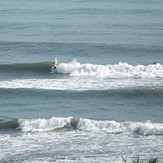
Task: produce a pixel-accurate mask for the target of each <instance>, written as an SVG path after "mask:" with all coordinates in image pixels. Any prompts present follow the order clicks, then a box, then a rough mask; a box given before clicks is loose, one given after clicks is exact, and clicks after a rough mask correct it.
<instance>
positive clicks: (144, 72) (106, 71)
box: [58, 60, 163, 78]
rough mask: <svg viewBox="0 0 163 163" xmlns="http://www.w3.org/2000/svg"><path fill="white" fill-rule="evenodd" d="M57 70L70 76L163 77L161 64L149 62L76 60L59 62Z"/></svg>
mask: <svg viewBox="0 0 163 163" xmlns="http://www.w3.org/2000/svg"><path fill="white" fill-rule="evenodd" d="M58 72H59V73H62V74H70V76H88V77H99V78H131V77H134V78H157V77H160V78H162V77H163V65H161V64H159V63H158V64H149V65H147V66H144V65H136V66H133V65H130V64H128V63H122V62H119V63H118V64H114V65H96V64H81V63H79V62H77V61H76V60H73V61H72V62H69V63H61V64H59V66H58Z"/></svg>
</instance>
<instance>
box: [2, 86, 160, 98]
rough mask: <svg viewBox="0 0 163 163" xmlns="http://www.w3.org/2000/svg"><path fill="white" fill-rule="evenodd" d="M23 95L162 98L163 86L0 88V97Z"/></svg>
mask: <svg viewBox="0 0 163 163" xmlns="http://www.w3.org/2000/svg"><path fill="white" fill-rule="evenodd" d="M15 95H16V97H22V96H23V97H24V96H32V97H36V98H49V97H54V95H55V97H62V98H74V97H75V98H82V97H89V98H95V97H96V98H104V97H115V96H116V97H117V96H120V97H126V98H132V97H156V98H163V88H144V89H116V90H85V91H72V90H71V91H70V90H46V89H45V90H44V89H43V90H42V89H25V88H19V89H18V88H16V89H12V88H7V89H6V88H0V97H1V98H3V97H4V98H6V97H10V96H11V97H15Z"/></svg>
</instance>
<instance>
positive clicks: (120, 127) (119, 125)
mask: <svg viewBox="0 0 163 163" xmlns="http://www.w3.org/2000/svg"><path fill="white" fill-rule="evenodd" d="M77 127H78V129H80V130H82V131H87V132H95V133H113V134H115V133H136V134H140V135H163V124H161V123H151V122H150V121H147V122H144V123H143V122H116V121H94V120H89V119H80V121H79V123H78V126H77Z"/></svg>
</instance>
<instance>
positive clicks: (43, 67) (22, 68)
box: [0, 62, 52, 73]
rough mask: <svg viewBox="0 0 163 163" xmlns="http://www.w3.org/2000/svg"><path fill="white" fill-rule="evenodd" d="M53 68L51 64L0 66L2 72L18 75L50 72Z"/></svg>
mask: <svg viewBox="0 0 163 163" xmlns="http://www.w3.org/2000/svg"><path fill="white" fill-rule="evenodd" d="M51 67H52V63H51V62H40V63H22V64H0V72H4V73H8V72H16V73H25V72H28V73H30V72H31V73H32V72H37V73H43V72H49V71H50V69H51Z"/></svg>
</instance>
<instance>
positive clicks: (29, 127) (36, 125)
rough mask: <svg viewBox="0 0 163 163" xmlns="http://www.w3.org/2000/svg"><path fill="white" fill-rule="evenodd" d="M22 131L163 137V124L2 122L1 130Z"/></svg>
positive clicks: (65, 120)
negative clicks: (73, 131)
mask: <svg viewBox="0 0 163 163" xmlns="http://www.w3.org/2000/svg"><path fill="white" fill-rule="evenodd" d="M10 129H15V130H18V129H19V130H20V131H21V132H49V131H53V132H67V131H71V130H77V131H80V132H91V133H106V134H122V133H125V134H136V135H142V136H149V135H160V136H162V135H163V124H162V123H152V122H150V121H146V122H129V121H124V122H117V121H97V120H91V119H83V118H79V119H77V118H73V117H67V118H62V117H61V118H59V117H52V118H50V119H42V118H37V119H16V120H12V121H8V122H0V130H10Z"/></svg>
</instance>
